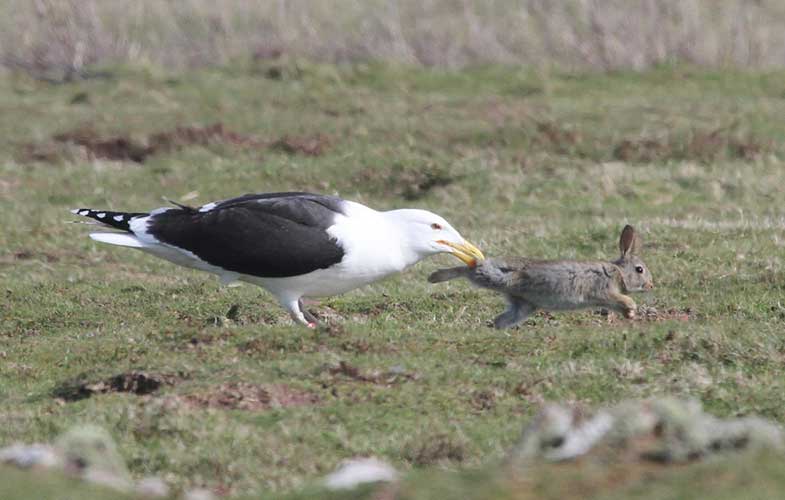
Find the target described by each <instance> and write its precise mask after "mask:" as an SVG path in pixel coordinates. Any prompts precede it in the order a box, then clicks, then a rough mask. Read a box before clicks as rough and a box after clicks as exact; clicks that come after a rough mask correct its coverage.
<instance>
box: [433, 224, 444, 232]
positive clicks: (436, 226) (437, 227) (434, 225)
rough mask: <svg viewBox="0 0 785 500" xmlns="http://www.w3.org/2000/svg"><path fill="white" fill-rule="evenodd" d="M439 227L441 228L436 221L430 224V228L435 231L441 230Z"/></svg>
mask: <svg viewBox="0 0 785 500" xmlns="http://www.w3.org/2000/svg"><path fill="white" fill-rule="evenodd" d="M441 228H442V225H441V224H437V223H436V222H434V223H433V224H431V229H435V230H436V231H439V230H441Z"/></svg>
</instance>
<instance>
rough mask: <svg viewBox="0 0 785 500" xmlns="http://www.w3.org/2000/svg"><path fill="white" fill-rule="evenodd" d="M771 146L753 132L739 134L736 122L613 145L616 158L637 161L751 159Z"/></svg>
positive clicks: (768, 149) (704, 161) (769, 150)
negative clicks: (752, 133)
mask: <svg viewBox="0 0 785 500" xmlns="http://www.w3.org/2000/svg"><path fill="white" fill-rule="evenodd" d="M772 149H773V147H772V144H771V143H770V142H769V143H767V142H764V141H761V140H759V139H757V138H755V137H753V136H752V135H751V134H746V135H742V134H739V133H738V132H737V131H736V125H735V124H732V125H730V126H727V127H719V128H716V129H713V130H697V129H694V130H691V131H689V132H686V133H684V134H683V135H681V136H676V135H670V136H668V137H666V138H651V137H641V138H633V139H629V138H628V139H623V140H621V141H620V142H619V143H618V144H617V145H616V146H615V147H614V149H613V157H614V158H615V159H617V160H621V161H625V162H635V163H650V162H654V161H668V160H691V161H699V162H703V163H706V162H711V161H715V160H717V159H721V158H729V159H735V160H745V161H751V160H754V159H756V158H758V157H760V156H761V155H763V154H764V153H769V152H771V151H772Z"/></svg>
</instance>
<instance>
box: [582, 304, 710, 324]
mask: <svg viewBox="0 0 785 500" xmlns="http://www.w3.org/2000/svg"><path fill="white" fill-rule="evenodd" d="M596 314H598V315H600V316H603V317H604V318H605V320H606V321H607V322H608V323H610V324H614V323H620V322H625V321H629V320H628V319H626V318H622V317H621V316H619V315H618V314H615V313H611V312H610V311H608V310H607V309H600V310H598V311H597V312H596ZM697 315H698V314H697V312H695V310H694V309H692V308H691V307H684V308H676V307H669V308H667V309H657V308H656V307H653V306H646V305H640V306H638V311H637V312H636V315H635V319H634V320H633V321H693V320H695V319H696V317H697Z"/></svg>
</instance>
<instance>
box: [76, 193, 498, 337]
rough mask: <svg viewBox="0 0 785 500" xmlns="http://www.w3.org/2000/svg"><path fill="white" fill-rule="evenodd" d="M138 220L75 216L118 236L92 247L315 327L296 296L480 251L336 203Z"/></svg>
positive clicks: (164, 212)
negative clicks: (147, 259) (238, 284)
mask: <svg viewBox="0 0 785 500" xmlns="http://www.w3.org/2000/svg"><path fill="white" fill-rule="evenodd" d="M174 204H175V205H177V206H176V208H175V207H166V208H158V209H156V210H153V211H151V212H149V213H147V212H112V211H108V210H93V209H89V208H78V209H75V210H72V211H71V212H72V213H74V214H76V215H82V216H85V217H90V218H92V219H95V220H96V221H98V222H101V223H104V224H106V225H108V226H111V227H113V228H115V229H120V230H123V231H124V232H122V233H116V232H112V233H90V237H91V238H92V239H94V240H96V241H100V242H103V243H109V244H112V245H120V246H126V247H131V248H136V249H139V250H142V251H144V252H147V253H151V254H153V255H155V256H157V257H160V258H162V259H166V260H168V261H170V262H174V263H175V264H179V265H181V266H185V267H190V268H194V269H199V270H202V271H208V272H211V273H215V274H217V275H218V277H219V278H220V280H221V282H222V283H224V284H229V283H232V282H234V281H245V282H249V283H253V284H256V285H259V286H261V287H262V288H265V289H267V290H268V291H270V292H271V293H272V294H273V295H275V297H276V298H277V299H278V301H279V302H280V303H281V305H282V306H283V307H284V308H285V309H286V310H288V311H289V313H290V314H291V316H292V319H294V320H295V321H297V322H299V323H302V324H304V325H307V326H310V327H314V326H315V325H316V322H317V321H316V318H315V317H314V316H313V315H312V314H311V313H310V312H308V311H307V310H306V309H305V308H304V307H303V301H302V299H303V298H304V297H325V296H330V295H337V294H341V293H344V292H347V291H349V290H352V289H354V288H358V287H361V286H363V285H367V284H369V283H372V282H374V281H377V280H380V279H382V278H385V277H387V276H389V275H391V274H394V273H397V272H400V271H403V270H404V269H406V268H407V267H409V266H411V265H412V264H415V263H416V262H418V261H420V260H421V259H423V258H425V257H428V256H429V255H434V254H438V253H451V254H453V255H455V256H456V257H457V258H459V259H460V260H462V261H463V262H464V263H466V264H467V265H469V266H474V265H475V264H476V262H477V261H478V260H482V259H483V258H484V257H483V254H482V252H480V250H479V249H478V248H477V247H475V246H474V245H472V244H471V243H469V242H468V241H466V240H465V239H463V237H461V235H460V234H459V233H458V231H456V230H455V229H453V227H452V226H451V225H450V224H449V223H448V222H447V221H446V220H444V219H443V218H442V217H439V216H438V215H436V214H434V213H431V212H428V211H427V210H417V209H400V210H390V211H386V212H380V211H376V210H373V209H371V208H369V207H366V206H365V205H361V204H359V203H355V202H353V201H348V200H343V199H341V198H338V197H335V196H326V195H319V194H311V193H301V192H291V193H264V194H246V195H244V196H240V197H237V198H231V199H228V200H223V201H217V202H213V203H208V204H206V205H202V206H201V207H199V208H193V207H188V206H185V205H180V204H177V203H174Z"/></svg>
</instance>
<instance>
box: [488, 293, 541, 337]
mask: <svg viewBox="0 0 785 500" xmlns="http://www.w3.org/2000/svg"><path fill="white" fill-rule="evenodd" d="M507 303H508V304H509V305H508V306H507V309H505V311H504V312H503V313H501V314H500V315H498V316H496V319H494V320H493V327H494V328H497V329H499V330H501V329H502V328H510V327H512V326H515V325H517V324H518V323H520V322H521V321H523V320H525V319H526V318H528V317H529V316H530V315H531V314H532V313H533V312H534V310H535V309H536V307H534V306H533V305H532V304H529V303H528V302H526V301H523V300H520V299H515V298H513V297H509V296H508V297H507Z"/></svg>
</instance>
